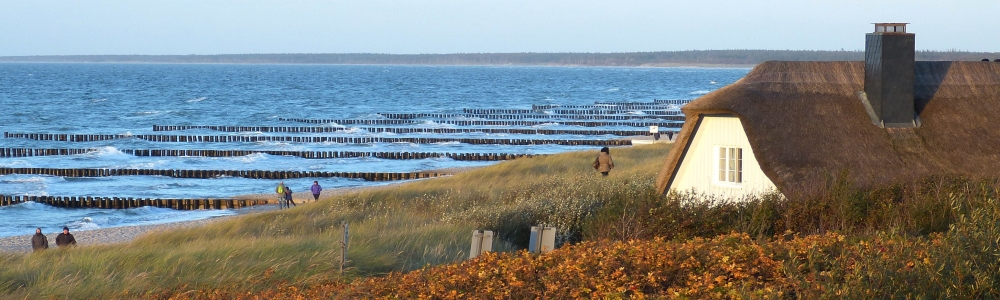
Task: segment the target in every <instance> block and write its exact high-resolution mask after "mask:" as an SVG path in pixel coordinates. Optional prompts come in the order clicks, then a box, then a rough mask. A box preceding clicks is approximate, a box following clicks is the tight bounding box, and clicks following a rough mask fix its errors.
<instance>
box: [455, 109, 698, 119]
mask: <svg viewBox="0 0 1000 300" xmlns="http://www.w3.org/2000/svg"><path fill="white" fill-rule="evenodd" d="M545 111H546V112H548V113H553V114H559V115H601V116H598V117H604V115H620V114H630V113H635V110H615V109H607V108H604V109H597V108H594V109H559V108H553V109H548V110H545ZM462 112H463V113H466V114H484V115H529V114H535V113H540V112H542V110H535V109H495V108H463V109H462ZM641 112H642V113H643V114H647V115H653V116H676V115H679V114H681V112H680V111H678V110H672V109H665V108H664V109H654V110H641Z"/></svg>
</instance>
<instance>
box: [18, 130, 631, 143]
mask: <svg viewBox="0 0 1000 300" xmlns="http://www.w3.org/2000/svg"><path fill="white" fill-rule="evenodd" d="M3 135H4V138H23V139H31V140H40V141H66V142H93V141H107V140H114V139H125V138H135V139H141V140H147V141H150V142H180V143H196V142H206V143H256V142H292V143H344V144H370V143H414V144H433V143H451V142H458V143H464V144H472V145H564V146H628V145H631V144H632V141H631V140H628V139H623V140H570V139H552V140H544V139H479V138H423V137H421V138H418V137H392V138H389V137H344V136H244V135H156V134H136V135H131V134H61V133H57V134H53V133H11V132H4V134H3Z"/></svg>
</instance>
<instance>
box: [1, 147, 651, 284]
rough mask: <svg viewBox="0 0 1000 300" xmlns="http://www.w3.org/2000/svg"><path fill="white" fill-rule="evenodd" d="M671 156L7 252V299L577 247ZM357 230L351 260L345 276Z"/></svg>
mask: <svg viewBox="0 0 1000 300" xmlns="http://www.w3.org/2000/svg"><path fill="white" fill-rule="evenodd" d="M669 148H670V145H669V144H658V145H650V146H641V147H640V146H637V147H628V148H614V149H612V151H611V153H612V155H613V157H614V159H615V165H616V168H615V169H614V170H613V171H612V172H611V175H610V176H607V177H602V176H600V174H598V173H596V172H595V171H594V170H593V169H592V168H591V166H590V164H591V162H592V161H593V159H594V157H595V156H596V155H597V151H596V149H595V150H593V151H582V152H573V153H564V154H558V155H549V156H542V157H534V158H526V159H518V160H514V161H507V162H502V163H498V164H496V165H493V166H489V167H484V168H479V169H476V170H472V171H468V172H464V173H460V174H458V175H455V176H451V177H447V178H438V179H430V180H420V181H415V182H411V183H405V184H399V185H392V186H387V187H380V188H373V189H368V190H362V191H358V192H353V193H348V194H344V195H337V196H334V197H330V198H327V199H321V200H320V201H319V202H317V203H314V204H310V205H302V206H299V207H295V208H292V209H289V210H284V211H275V212H268V213H259V214H252V215H246V216H239V217H233V218H228V219H225V220H219V221H217V222H213V223H211V224H208V225H206V226H203V227H198V228H190V229H179V230H176V231H171V232H160V233H154V234H150V235H147V236H144V237H141V238H139V239H136V240H135V241H133V242H132V243H129V244H121V245H108V246H81V247H77V248H74V249H57V250H49V251H45V252H43V253H36V254H0V265H2V266H4V268H0V295H3V296H2V297H3V298H38V297H42V298H100V297H131V296H136V295H139V294H147V295H157V294H160V293H164V292H172V293H183V292H184V291H186V290H197V289H210V288H217V287H219V286H225V287H226V288H227V290H229V291H250V292H252V291H256V290H260V289H266V288H268V287H271V286H275V285H277V284H291V285H301V286H308V285H310V284H313V283H319V282H330V281H338V280H348V279H352V278H357V277H365V276H373V275H380V274H386V273H388V272H392V271H410V270H415V269H419V268H422V267H424V266H427V265H438V264H445V263H452V262H457V261H462V260H464V259H466V258H467V257H468V251H469V239H470V238H471V231H472V230H474V229H488V230H494V231H496V232H497V238H496V240H495V241H494V250H495V251H512V250H516V249H518V248H520V247H523V246H524V245H525V244H526V243H527V232H528V229H529V226H531V225H537V224H549V225H555V226H557V227H558V228H559V233H560V235H559V236H560V238H559V241H560V243H563V242H575V241H579V240H580V239H581V238H582V230H583V227H584V224H585V223H586V220H587V218H589V217H590V216H591V215H592V214H593V212H594V211H596V210H597V209H599V208H600V207H601V206H602V205H603V203H604V201H605V200H606V199H612V198H626V197H629V196H628V194H629V193H631V191H636V190H638V191H641V190H643V188H642V187H649V186H652V182H653V181H654V180H655V176H656V172H657V171H659V168H660V166H661V163H662V161H663V159H664V157H665V156H666V154H667V152H668V151H669ZM345 222H346V223H349V224H350V233H351V238H350V243H349V244H350V246H349V250H348V258H349V261H348V264H347V270H346V271H345V274H344V277H340V275H339V264H340V262H339V258H340V251H341V250H340V245H341V244H340V241H341V240H342V230H341V228H342V227H341V226H342V224H343V223H345Z"/></svg>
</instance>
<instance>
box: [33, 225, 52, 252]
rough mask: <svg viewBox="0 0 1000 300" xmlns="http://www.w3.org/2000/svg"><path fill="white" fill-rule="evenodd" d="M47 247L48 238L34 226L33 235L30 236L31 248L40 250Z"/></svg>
mask: <svg viewBox="0 0 1000 300" xmlns="http://www.w3.org/2000/svg"><path fill="white" fill-rule="evenodd" d="M48 248H49V238H47V237H45V235H44V234H42V229H41V228H35V235H33V236H31V250H33V251H41V250H45V249H48Z"/></svg>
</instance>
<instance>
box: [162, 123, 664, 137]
mask: <svg viewBox="0 0 1000 300" xmlns="http://www.w3.org/2000/svg"><path fill="white" fill-rule="evenodd" d="M680 125H681V124H676V126H680ZM675 128H677V129H679V128H680V127H675ZM192 129H207V130H214V131H222V132H289V133H328V132H342V131H346V130H348V128H343V127H300V126H217V125H168V126H161V125H153V131H179V130H192ZM350 129H351V130H354V129H357V130H364V131H368V132H375V133H381V132H389V133H398V134H406V133H500V134H542V135H556V134H578V135H618V136H636V135H649V134H650V133H649V130H572V129H530V128H421V127H355V128H350ZM661 130H667V128H661Z"/></svg>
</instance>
